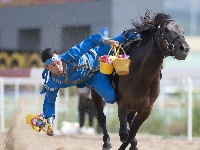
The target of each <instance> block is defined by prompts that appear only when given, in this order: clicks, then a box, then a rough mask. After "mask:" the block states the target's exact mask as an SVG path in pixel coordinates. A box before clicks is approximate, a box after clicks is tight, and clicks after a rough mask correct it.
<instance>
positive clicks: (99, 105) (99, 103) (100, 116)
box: [91, 89, 112, 150]
mask: <svg viewBox="0 0 200 150" xmlns="http://www.w3.org/2000/svg"><path fill="white" fill-rule="evenodd" d="M91 96H92V99H93V101H94V105H95V107H96V110H97V120H98V123H99V126H100V127H101V128H102V131H103V142H104V144H103V147H102V149H103V150H109V149H111V148H112V146H111V143H110V136H109V135H108V131H107V129H106V116H105V115H104V113H103V99H102V98H101V96H99V94H98V93H97V92H96V91H95V90H93V89H91Z"/></svg>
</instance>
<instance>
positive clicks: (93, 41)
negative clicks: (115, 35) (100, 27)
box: [61, 34, 119, 61]
mask: <svg viewBox="0 0 200 150" xmlns="http://www.w3.org/2000/svg"><path fill="white" fill-rule="evenodd" d="M100 44H110V46H111V47H112V46H119V42H118V41H114V40H112V39H110V38H105V37H103V36H102V35H101V34H94V35H91V36H89V37H88V38H86V39H85V40H83V41H82V42H81V43H80V44H77V45H75V46H74V47H72V48H70V49H69V50H68V51H67V52H65V53H63V54H62V55H61V59H62V60H68V61H74V60H77V59H79V58H80V57H81V56H82V55H83V54H84V53H87V52H88V51H89V50H90V49H92V48H95V47H96V46H98V45H100Z"/></svg>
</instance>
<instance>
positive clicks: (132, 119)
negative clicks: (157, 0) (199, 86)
mask: <svg viewBox="0 0 200 150" xmlns="http://www.w3.org/2000/svg"><path fill="white" fill-rule="evenodd" d="M132 24H133V26H134V27H133V28H131V29H128V30H127V31H129V32H131V31H136V32H137V33H139V34H140V35H141V40H140V41H139V42H138V41H137V42H134V41H132V42H131V41H127V42H125V43H124V44H123V48H124V50H125V51H126V52H127V54H129V55H130V60H131V63H130V67H129V73H128V74H127V75H120V76H119V75H112V76H111V79H112V78H113V81H114V83H115V84H114V87H115V89H116V93H117V105H118V118H119V122H120V128H119V136H120V141H121V142H122V144H121V146H120V147H119V150H125V149H126V147H127V146H128V145H129V144H130V145H131V146H130V150H137V149H138V148H137V140H136V134H137V132H138V130H139V128H140V126H141V125H142V124H143V122H144V121H145V120H146V119H147V118H148V117H149V115H150V113H151V111H152V107H153V104H154V102H155V101H156V99H157V97H158V96H159V93H160V79H161V75H162V73H161V70H162V68H163V65H162V64H163V60H164V58H166V57H168V56H172V57H173V58H174V59H177V60H185V59H186V57H187V55H188V53H189V50H190V47H189V45H188V44H187V42H186V41H185V38H184V29H183V28H182V27H181V26H180V25H179V24H178V23H177V22H176V21H175V20H174V19H173V18H172V17H171V16H170V15H169V14H166V13H164V12H152V11H149V10H147V11H146V13H145V15H144V16H143V17H142V16H140V22H139V21H137V20H136V21H134V20H133V22H132ZM114 79H115V80H114ZM91 95H92V98H93V101H94V104H95V107H96V109H97V118H98V123H99V125H100V127H102V130H103V142H104V143H103V147H102V149H103V150H109V149H111V147H112V145H111V143H110V136H109V134H108V132H107V129H106V116H105V115H104V113H103V107H102V105H101V99H102V98H101V97H100V96H99V95H98V94H97V93H96V92H95V91H94V90H92V94H91ZM127 124H128V125H129V129H128V128H127Z"/></svg>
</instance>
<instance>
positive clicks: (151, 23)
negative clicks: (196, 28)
mask: <svg viewBox="0 0 200 150" xmlns="http://www.w3.org/2000/svg"><path fill="white" fill-rule="evenodd" d="M140 19H141V21H142V23H138V22H137V21H135V22H133V25H134V26H135V27H136V28H137V30H138V31H139V33H140V34H141V37H142V39H144V40H143V41H148V39H149V38H151V37H152V36H153V40H154V44H155V46H156V47H157V49H156V50H157V52H158V53H159V54H160V55H161V56H162V57H167V56H173V57H174V58H176V59H178V60H184V59H185V58H186V57H187V55H188V53H189V50H190V47H189V45H188V44H187V42H186V41H185V38H184V36H183V34H184V30H183V28H182V27H181V26H180V25H178V24H177V22H176V21H174V20H173V19H172V18H171V16H170V15H167V14H164V13H155V14H154V16H153V17H152V16H151V13H150V11H147V12H146V14H145V17H140Z"/></svg>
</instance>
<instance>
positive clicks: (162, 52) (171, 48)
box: [153, 19, 184, 58]
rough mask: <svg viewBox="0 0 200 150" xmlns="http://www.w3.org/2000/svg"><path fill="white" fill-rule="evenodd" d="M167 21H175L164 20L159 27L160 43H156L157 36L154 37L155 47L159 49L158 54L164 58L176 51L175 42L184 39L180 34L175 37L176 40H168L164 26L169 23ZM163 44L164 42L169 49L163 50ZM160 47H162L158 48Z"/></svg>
mask: <svg viewBox="0 0 200 150" xmlns="http://www.w3.org/2000/svg"><path fill="white" fill-rule="evenodd" d="M167 21H174V20H173V19H166V20H164V21H163V22H162V23H160V24H159V25H158V27H157V29H158V30H159V37H158V42H159V44H158V43H156V41H155V36H154V35H153V41H154V44H155V46H156V47H157V49H156V50H157V52H158V54H159V55H161V56H162V57H164V58H165V57H167V56H169V52H173V51H175V49H174V42H175V40H176V39H177V38H179V37H184V36H183V34H178V35H177V36H176V37H174V39H173V40H172V41H171V42H170V40H169V39H167V37H166V36H165V33H164V32H163V29H162V26H163V25H164V24H165V23H166V22H167ZM162 42H164V43H165V44H166V45H167V49H165V50H164V49H163V47H162ZM158 45H160V46H158Z"/></svg>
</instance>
